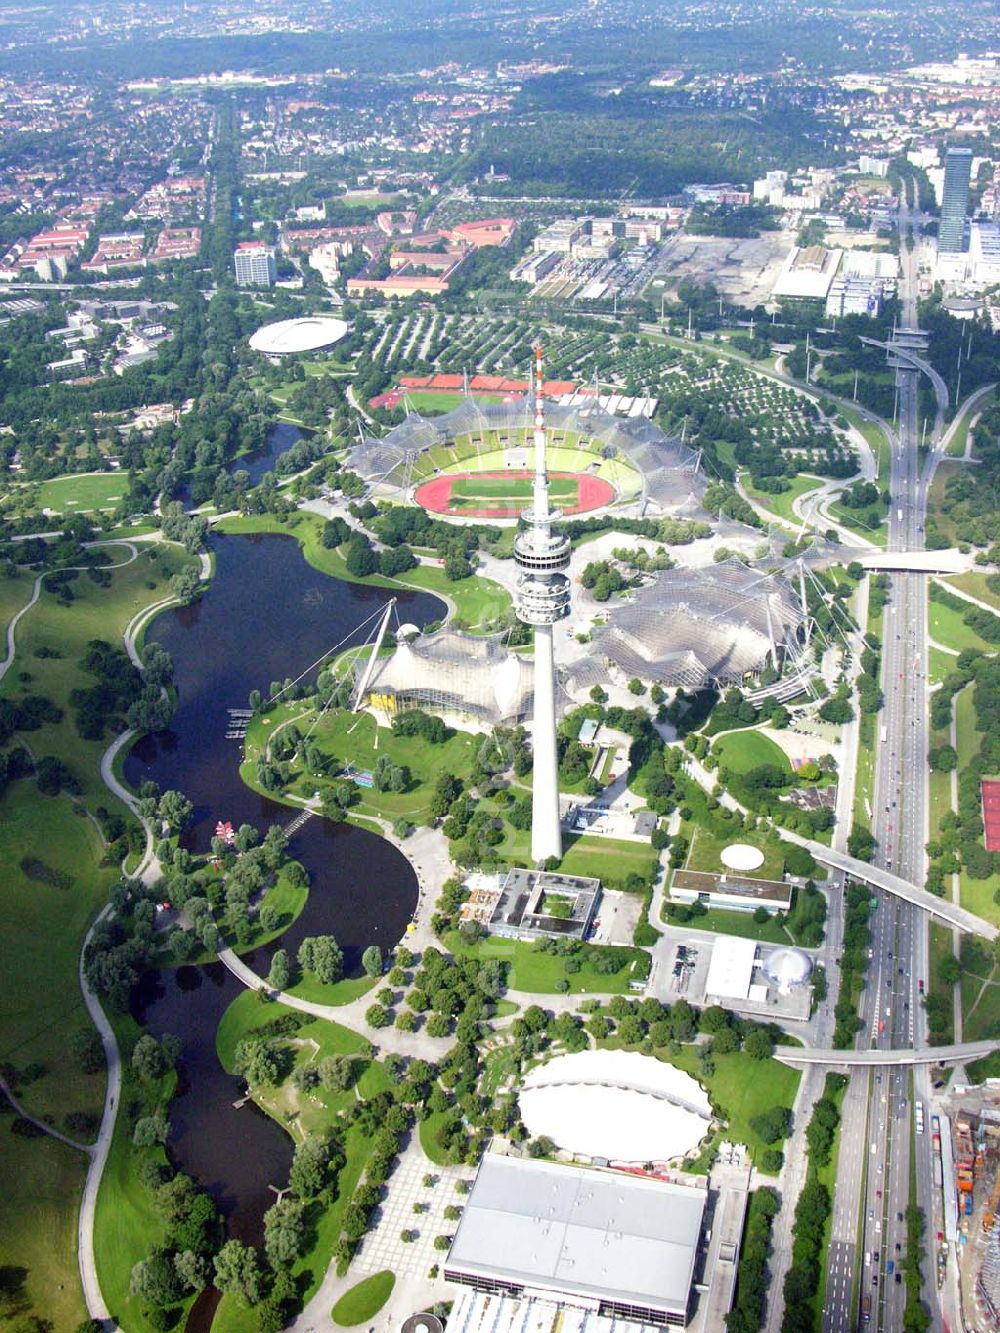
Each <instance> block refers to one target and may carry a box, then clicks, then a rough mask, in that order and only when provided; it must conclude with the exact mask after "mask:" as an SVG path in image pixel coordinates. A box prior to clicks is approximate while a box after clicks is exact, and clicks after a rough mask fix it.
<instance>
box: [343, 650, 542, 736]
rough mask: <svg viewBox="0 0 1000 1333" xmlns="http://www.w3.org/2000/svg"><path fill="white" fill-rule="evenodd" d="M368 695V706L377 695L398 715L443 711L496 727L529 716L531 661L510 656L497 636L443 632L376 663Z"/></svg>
mask: <svg viewBox="0 0 1000 1333" xmlns="http://www.w3.org/2000/svg"><path fill="white" fill-rule="evenodd" d="M370 691H371V695H370V697H369V702H375V701H376V700H377V699H378V698H379V697H381V699H382V701H383V702H385V701H386V700H391V701H392V704H393V707H394V708H395V709H397V710H400V711H402V710H404V709H406V708H414V707H419V708H429V709H431V710H444V711H447V712H453V713H462V714H466V715H468V716H471V717H477V718H481V719H482V720H483V721H485V722H489V723H490V724H492V725H496V724H497V723H500V722H511V721H516V720H518V719H520V718H523V717H526V716H527V714H528V713H529V711H530V709H531V704H532V700H533V670H532V662H531V659H530V657H527V658H526V657H520V656H519V655H518V654H517V653H514V652H512V651H511V650H510V648H509V647H508V645H507V644H506V642H505V641H504V636H503V635H502V634H495V635H482V636H478V635H477V636H473V635H471V634H462V633H461V632H460V631H458V630H453V629H447V628H445V629H440V630H438V631H437V633H436V634H431V635H428V636H427V637H421V638H415V639H407V640H404V641H402V642H400V643H399V644H398V645H397V647H396V649H395V651H394V652H393V654H392V656H391V657H386V658H383V659H381V660H380V661H379V662H378V664H377V666H376V668H375V672H374V675H373V677H372V680H371V682H370ZM371 696H375V699H372V698H371Z"/></svg>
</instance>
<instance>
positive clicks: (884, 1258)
mask: <svg viewBox="0 0 1000 1333" xmlns="http://www.w3.org/2000/svg"><path fill="white" fill-rule="evenodd" d="M907 221H908V218H907V216H906V214H905V212H901V216H900V236H901V238H902V237H904V236H905V232H906V225H907ZM901 249H902V255H903V266H904V275H903V283H902V294H903V298H904V316H903V327H904V328H907V329H915V328H916V273H915V261H914V255H913V254H912V253H911V252H908V251H907V250H906V248H905V246H903V247H901ZM919 375H920V371H919V370H918V369H916V368H915V367H913V366H911V365H900V367H899V368H898V369H897V373H896V383H897V388H898V425H897V432H896V434H895V437H894V438H893V439H892V441H891V446H892V469H891V478H890V493H891V497H892V500H891V508H890V513H889V533H888V537H889V548H890V549H891V550H899V551H912V550H919V549H920V548H921V547H922V546H923V541H924V514H925V508H926V500H927V486H926V484H923V483H922V480H921V459H920V456H919V451H918V443H919V430H918V419H917V418H918V393H917V390H918V381H919ZM882 643H883V651H882V682H883V693H884V697H885V702H884V706H883V710H882V713H881V714H880V716H879V718H878V723H877V725H878V735H877V742H876V743H877V747H878V748H877V755H876V777H875V788H874V790H875V803H874V808H873V810H872V812H871V816H872V830H873V832H874V834H875V837H876V839H877V843H878V846H877V849H876V853H875V862H876V864H877V865H879V866H880V867H882V868H884V869H886V870H888V871H890V872H892V873H894V874H896V875H899V876H900V877H902V878H903V879H906V880H909V881H910V882H911V883H915V884H922V883H923V880H924V877H925V860H924V845H925V843H926V841H927V746H928V735H927V713H928V696H927V675H926V670H927V651H928V650H927V599H926V581H925V576H924V575H922V574H919V573H896V574H893V575H892V576H891V582H890V591H889V601H888V604H887V605H886V608H885V616H884V619H883V627H882ZM872 893H873V902H875V903H876V904H877V906H876V907H875V909H874V910H873V912H872V915H871V940H870V944H871V948H870V953H869V958H870V964H869V970H868V976H867V984H866V987H865V991H864V995H863V1002H862V1009H861V1017H862V1021H863V1024H864V1027H863V1030H862V1031H861V1033H860V1034H859V1042H860V1043H861V1044H863V1045H865V1046H869V1047H876V1048H896V1049H898V1048H900V1047H904V1046H923V1045H925V1044H926V1032H925V1030H924V1028H925V1025H924V1013H923V1007H922V1004H921V999H922V991H923V988H924V985H925V984H926V979H927V970H928V969H927V958H928V935H927V916H926V914H925V913H924V912H923V911H921V910H920V909H919V908H918V907H916V906H913V905H912V904H910V903H907V902H904V901H902V900H900V899H899V898H895V897H890V896H888V895H886V894H884V893H882V892H880V891H878V890H876V889H873V890H872ZM928 1093H929V1082H928V1074H927V1071H926V1069H925V1068H922V1067H917V1068H913V1069H906V1068H892V1069H885V1070H879V1071H874V1072H869V1071H865V1072H860V1071H856V1072H855V1073H854V1074H853V1075H852V1080H851V1085H850V1088H849V1090H848V1093H847V1096H846V1097H845V1101H844V1107H843V1130H842V1135H841V1145H842V1146H841V1158H840V1162H839V1164H838V1174H837V1189H836V1194H835V1200H834V1222H833V1229H832V1234H831V1246H830V1259H829V1266H828V1273H829V1277H828V1282H827V1291H826V1299H825V1305H824V1320H823V1326H824V1333H847V1330H851V1329H854V1328H857V1327H859V1326H862V1327H870V1328H872V1329H884V1330H887V1331H889V1330H897V1329H900V1328H902V1327H903V1307H904V1304H905V1294H906V1288H905V1285H904V1284H903V1283H902V1282H897V1281H896V1277H897V1274H898V1272H899V1262H900V1258H901V1256H902V1254H903V1253H904V1252H905V1247H906V1229H905V1222H904V1217H905V1212H906V1208H907V1206H908V1204H909V1202H910V1152H911V1142H912V1144H913V1145H915V1154H916V1155H915V1163H914V1165H915V1177H916V1182H917V1201H918V1203H919V1204H920V1206H921V1207H923V1209H924V1211H925V1214H926V1216H927V1218H928V1225H929V1226H930V1225H932V1224H933V1217H934V1211H933V1199H932V1188H933V1179H932V1174H931V1173H932V1161H931V1155H930V1134H929V1132H928V1133H927V1134H926V1135H924V1137H923V1138H919V1137H915V1136H914V1135H913V1121H914V1104H915V1101H917V1100H921V1101H923V1102H924V1103H925V1105H926V1104H927V1102H928V1100H929V1098H928ZM890 1264H891V1265H892V1271H891V1272H890V1267H889V1266H890ZM923 1294H924V1297H925V1299H927V1300H928V1301H929V1302H930V1304H931V1306H932V1308H933V1309H934V1323H935V1326H938V1327H939V1326H940V1324H939V1319H938V1316H937V1312H936V1305H937V1302H936V1288H935V1286H934V1281H933V1269H932V1265H931V1264H930V1263H928V1264H927V1266H926V1274H925V1283H924V1292H923Z"/></svg>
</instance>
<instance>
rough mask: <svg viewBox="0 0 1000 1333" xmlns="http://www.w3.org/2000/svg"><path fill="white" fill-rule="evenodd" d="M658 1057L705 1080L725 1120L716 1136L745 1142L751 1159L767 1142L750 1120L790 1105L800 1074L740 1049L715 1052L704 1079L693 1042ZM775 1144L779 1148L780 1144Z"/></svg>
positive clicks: (755, 1156) (761, 1150) (713, 1101)
mask: <svg viewBox="0 0 1000 1333" xmlns="http://www.w3.org/2000/svg"><path fill="white" fill-rule="evenodd" d="M660 1058H661V1059H665V1060H666V1063H667V1064H673V1065H676V1066H677V1067H678V1069H683V1070H684V1071H685V1072H686V1073H688V1074H691V1075H692V1077H693V1078H696V1079H698V1080H699V1082H703V1083H704V1084H705V1087H706V1088H707V1089H708V1095H709V1097H710V1098H711V1100H712V1105H713V1107H714V1108H715V1109H716V1111H717V1113H718V1114H719V1115H720V1116H721V1117H722V1119H724V1120H725V1122H726V1125H725V1130H724V1132H723V1133H722V1134H721V1135H720V1136H719V1137H720V1138H726V1139H728V1140H729V1141H730V1142H732V1143H745V1144H746V1145H747V1147H748V1148H749V1149H750V1154H751V1156H752V1157H753V1158H754V1159H756V1158H757V1157H759V1155H760V1154H761V1152H763V1150H764V1148H765V1147H766V1146H767V1145H766V1144H764V1143H763V1142H762V1141H761V1139H760V1137H759V1135H758V1134H757V1133H756V1131H755V1130H754V1129H752V1128H751V1125H750V1121H751V1120H752V1119H753V1118H754V1117H755V1116H758V1115H760V1114H761V1113H762V1112H763V1111H768V1110H770V1109H771V1107H772V1106H788V1107H791V1106H792V1104H793V1103H794V1101H795V1094H796V1091H797V1090H798V1086H799V1078H800V1077H801V1075H800V1074H799V1071H798V1070H796V1069H790V1068H789V1067H788V1066H787V1065H783V1064H781V1063H780V1062H779V1061H778V1060H761V1061H756V1060H751V1059H750V1057H749V1056H748V1055H745V1054H744V1053H743V1052H742V1051H734V1052H732V1053H731V1054H729V1055H716V1056H715V1057H714V1059H715V1073H714V1074H712V1076H711V1077H710V1078H708V1079H702V1078H701V1075H700V1073H699V1066H698V1049H697V1047H696V1046H682V1047H681V1048H680V1051H679V1052H678V1053H677V1054H675V1055H671V1056H669V1057H665V1056H660ZM777 1146H778V1147H779V1148H780V1147H781V1144H780V1143H779V1144H778V1145H777Z"/></svg>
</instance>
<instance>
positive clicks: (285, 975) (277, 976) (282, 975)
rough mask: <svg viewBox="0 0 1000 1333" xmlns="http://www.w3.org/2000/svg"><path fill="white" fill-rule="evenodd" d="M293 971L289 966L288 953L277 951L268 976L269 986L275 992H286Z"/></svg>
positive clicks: (282, 950)
mask: <svg viewBox="0 0 1000 1333" xmlns="http://www.w3.org/2000/svg"><path fill="white" fill-rule="evenodd" d="M290 975H291V970H290V968H289V966H288V952H287V950H285V949H276V950H275V954H274V957H273V958H272V959H271V967H270V969H269V971H268V974H267V984H268V985H269V986H272V987H273V988H274V989H275V990H282V991H283V990H286V989H287V987H288V981H289V977H290Z"/></svg>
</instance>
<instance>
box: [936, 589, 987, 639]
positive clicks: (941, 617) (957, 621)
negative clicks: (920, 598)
mask: <svg viewBox="0 0 1000 1333" xmlns="http://www.w3.org/2000/svg"><path fill="white" fill-rule="evenodd" d="M968 609H969V610H970V611H972V610H974V609H975V608H974V607H972V606H971V605H970V606H969V608H968ZM964 615H965V611H964V610H962V611H957V610H953V609H952V608H951V607H950V606H943V605H942V604H941V603H940V602H936V601H935V600H934V598H933V597H931V598H928V601H927V625H928V629H929V631H930V636H931V638H932V639H933V640H934V642H935V643H940V644H942V645H943V646H944V647H945V648H954V649H956V650H957V651H958V652H962V651H963V650H964V649H966V648H973V649H975V651H976V652H979V653H995V652H996V644H990V643H987V642H986V640H985V639H981V638H980V637H979V635H978V634H977V633H976V631H975V630H974V629H970V628H969V626H968V625H966V624H965V622H964V620H963V616H964Z"/></svg>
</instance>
